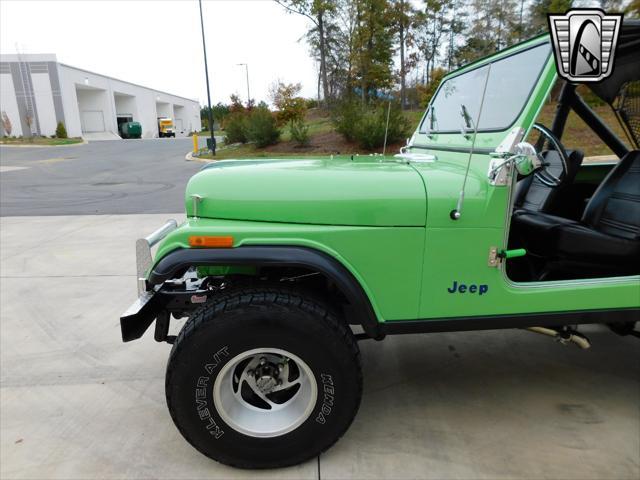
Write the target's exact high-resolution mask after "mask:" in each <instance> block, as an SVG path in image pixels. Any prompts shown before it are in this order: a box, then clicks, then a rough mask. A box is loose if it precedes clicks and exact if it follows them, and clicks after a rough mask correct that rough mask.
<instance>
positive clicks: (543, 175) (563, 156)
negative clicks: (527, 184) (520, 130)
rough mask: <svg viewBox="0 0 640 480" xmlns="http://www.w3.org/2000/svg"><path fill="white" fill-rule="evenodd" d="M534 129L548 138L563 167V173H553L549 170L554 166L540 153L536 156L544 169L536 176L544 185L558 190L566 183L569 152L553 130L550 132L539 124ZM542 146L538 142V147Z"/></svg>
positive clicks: (535, 124)
mask: <svg viewBox="0 0 640 480" xmlns="http://www.w3.org/2000/svg"><path fill="white" fill-rule="evenodd" d="M533 128H535V129H536V130H538V131H539V132H540V135H542V136H543V137H544V138H546V139H547V140H548V141H549V143H550V144H551V146H552V147H553V149H554V150H555V151H556V152H558V156H559V157H560V167H561V171H560V173H559V174H557V173H554V172H552V171H551V169H550V168H549V167H551V166H552V165H551V164H550V163H549V162H547V161H545V158H544V157H543V156H542V154H541V153H539V152H538V153H536V155H538V158H539V159H540V162H541V163H542V167H541V168H540V169H539V170H538V171H537V172H535V173H534V175H535V176H536V178H537V179H538V180H540V182H542V183H543V184H544V185H546V186H548V187H551V188H556V187H557V186H559V185H561V184H562V182H563V181H564V178H565V177H566V176H567V170H568V168H567V159H568V157H569V155H568V154H567V150H566V149H565V148H564V145H562V143H561V142H560V140H559V139H558V137H556V136H555V134H554V133H553V132H552V131H551V130H549V129H548V128H547V127H545V126H544V125H541V124H539V123H534V124H533ZM542 144H544V142H542ZM542 144H541V143H540V142H538V144H537V145H542Z"/></svg>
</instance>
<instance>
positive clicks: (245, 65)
mask: <svg viewBox="0 0 640 480" xmlns="http://www.w3.org/2000/svg"><path fill="white" fill-rule="evenodd" d="M237 65H238V66H239V67H241V66H243V65H244V68H245V71H246V74H247V108H248V107H250V106H251V95H250V94H249V65H247V64H246V63H238V64H237Z"/></svg>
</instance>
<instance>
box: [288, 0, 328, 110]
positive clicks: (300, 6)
mask: <svg viewBox="0 0 640 480" xmlns="http://www.w3.org/2000/svg"><path fill="white" fill-rule="evenodd" d="M275 1H276V3H278V4H279V5H281V6H282V7H284V8H285V9H286V10H287V12H289V13H297V14H298V15H302V16H304V17H306V18H308V19H309V20H311V22H312V23H313V24H314V28H313V29H312V30H313V31H314V33H315V35H316V36H317V40H318V41H317V45H318V52H319V57H320V78H321V79H322V90H323V94H324V101H325V104H326V103H327V102H328V101H329V98H330V97H329V80H328V75H327V37H326V31H327V23H328V21H329V18H330V17H331V15H332V14H333V13H334V12H335V1H333V0H275Z"/></svg>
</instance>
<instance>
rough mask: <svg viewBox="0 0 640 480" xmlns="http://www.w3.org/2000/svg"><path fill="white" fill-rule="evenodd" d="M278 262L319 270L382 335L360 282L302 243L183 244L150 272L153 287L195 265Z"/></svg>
mask: <svg viewBox="0 0 640 480" xmlns="http://www.w3.org/2000/svg"><path fill="white" fill-rule="evenodd" d="M245 265H247V266H257V267H266V266H271V267H273V266H278V267H304V268H309V269H313V270H316V271H318V272H320V273H322V274H323V275H325V276H326V277H327V278H328V279H330V280H331V281H332V282H333V283H334V284H335V285H336V286H337V287H338V289H339V290H340V291H341V292H342V293H343V294H344V295H345V297H346V298H347V299H348V300H349V302H350V303H351V305H352V306H353V312H354V313H355V315H357V316H358V318H357V319H355V320H356V321H355V322H353V323H358V324H360V325H362V328H363V329H364V331H365V332H366V333H367V335H369V336H370V337H373V338H381V336H382V335H381V331H380V328H379V323H378V319H377V317H376V314H375V312H374V309H373V307H372V305H371V302H370V301H369V298H368V297H367V295H366V293H365V291H364V290H363V288H362V286H361V285H360V283H359V282H358V281H357V280H356V278H355V277H354V276H353V275H352V274H351V272H350V271H349V270H348V269H347V268H345V267H344V266H343V265H342V264H341V263H340V262H338V261H337V260H336V259H335V258H333V257H331V256H329V255H327V254H326V253H323V252H320V251H318V250H314V249H312V248H307V247H298V246H244V247H237V248H179V249H177V250H174V251H172V252H171V253H169V254H167V255H165V256H164V257H162V258H161V259H160V260H159V261H158V262H157V263H156V264H155V266H154V267H153V269H152V270H151V271H150V272H149V276H148V278H147V283H148V285H149V286H150V287H153V286H155V285H160V284H162V283H164V282H165V281H166V280H169V279H171V278H175V277H179V276H181V275H182V274H183V273H184V272H185V271H186V270H187V269H189V268H190V267H192V266H245Z"/></svg>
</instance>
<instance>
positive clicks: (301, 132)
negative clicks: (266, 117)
mask: <svg viewBox="0 0 640 480" xmlns="http://www.w3.org/2000/svg"><path fill="white" fill-rule="evenodd" d="M289 133H291V139H292V140H293V141H294V142H296V145H298V146H299V147H306V146H307V145H309V125H306V124H305V123H304V122H303V121H302V120H292V121H291V122H289Z"/></svg>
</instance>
